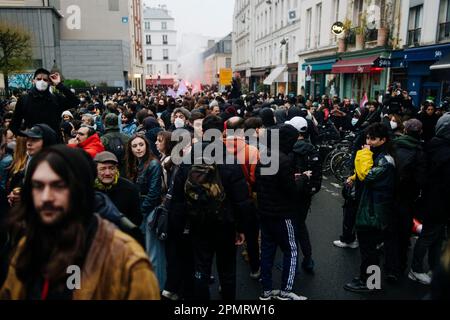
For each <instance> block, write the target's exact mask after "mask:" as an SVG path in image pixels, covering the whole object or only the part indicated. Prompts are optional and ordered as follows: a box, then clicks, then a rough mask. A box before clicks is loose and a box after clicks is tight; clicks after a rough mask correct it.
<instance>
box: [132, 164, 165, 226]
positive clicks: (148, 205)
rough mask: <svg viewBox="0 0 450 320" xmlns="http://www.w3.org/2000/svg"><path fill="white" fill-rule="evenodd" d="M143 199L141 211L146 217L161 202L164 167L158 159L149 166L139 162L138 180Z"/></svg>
mask: <svg viewBox="0 0 450 320" xmlns="http://www.w3.org/2000/svg"><path fill="white" fill-rule="evenodd" d="M136 184H137V185H138V188H139V192H140V199H141V213H142V215H143V216H144V221H145V218H146V217H147V216H148V215H149V214H150V213H151V212H152V211H153V210H154V209H155V208H156V207H157V206H159V205H160V203H161V185H162V168H161V165H160V164H159V162H158V161H157V160H152V161H151V162H150V164H149V165H148V166H147V168H144V163H143V162H141V163H139V166H138V178H137V180H136Z"/></svg>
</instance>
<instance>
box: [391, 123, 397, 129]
mask: <svg viewBox="0 0 450 320" xmlns="http://www.w3.org/2000/svg"><path fill="white" fill-rule="evenodd" d="M391 128H392V130H395V129H397V128H398V123H397V122H395V121H391Z"/></svg>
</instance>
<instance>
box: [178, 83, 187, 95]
mask: <svg viewBox="0 0 450 320" xmlns="http://www.w3.org/2000/svg"><path fill="white" fill-rule="evenodd" d="M186 92H188V89H187V87H186V82H185V81H184V80H181V82H180V86H179V87H178V92H177V96H184V95H185V94H186Z"/></svg>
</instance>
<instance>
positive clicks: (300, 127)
mask: <svg viewBox="0 0 450 320" xmlns="http://www.w3.org/2000/svg"><path fill="white" fill-rule="evenodd" d="M285 124H290V125H291V126H293V127H294V128H295V129H297V131H298V132H300V133H305V132H307V131H308V122H307V121H306V119H305V118H302V117H294V118H292V119H291V120H290V121H286V122H285Z"/></svg>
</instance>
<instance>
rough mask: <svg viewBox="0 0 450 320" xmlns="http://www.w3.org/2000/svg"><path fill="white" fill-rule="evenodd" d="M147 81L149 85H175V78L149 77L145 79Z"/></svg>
mask: <svg viewBox="0 0 450 320" xmlns="http://www.w3.org/2000/svg"><path fill="white" fill-rule="evenodd" d="M145 83H146V84H147V86H157V85H160V86H173V83H174V80H173V79H161V80H158V79H147V80H146V81H145Z"/></svg>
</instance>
